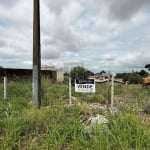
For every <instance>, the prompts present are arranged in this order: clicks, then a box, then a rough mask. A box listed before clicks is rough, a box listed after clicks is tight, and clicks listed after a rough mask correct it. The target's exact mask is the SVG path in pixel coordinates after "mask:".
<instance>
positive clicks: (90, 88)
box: [75, 79, 95, 93]
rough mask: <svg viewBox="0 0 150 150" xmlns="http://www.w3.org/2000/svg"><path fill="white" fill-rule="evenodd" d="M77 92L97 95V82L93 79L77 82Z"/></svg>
mask: <svg viewBox="0 0 150 150" xmlns="http://www.w3.org/2000/svg"><path fill="white" fill-rule="evenodd" d="M75 92H83V93H95V82H94V80H93V79H87V80H75Z"/></svg>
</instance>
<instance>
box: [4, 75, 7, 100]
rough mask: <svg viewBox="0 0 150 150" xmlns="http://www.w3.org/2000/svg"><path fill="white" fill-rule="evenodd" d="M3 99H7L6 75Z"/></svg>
mask: <svg viewBox="0 0 150 150" xmlns="http://www.w3.org/2000/svg"><path fill="white" fill-rule="evenodd" d="M4 99H7V77H4Z"/></svg>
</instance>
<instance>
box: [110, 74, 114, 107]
mask: <svg viewBox="0 0 150 150" xmlns="http://www.w3.org/2000/svg"><path fill="white" fill-rule="evenodd" d="M113 107H114V75H113V74H112V77H111V108H113Z"/></svg>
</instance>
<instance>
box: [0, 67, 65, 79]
mask: <svg viewBox="0 0 150 150" xmlns="http://www.w3.org/2000/svg"><path fill="white" fill-rule="evenodd" d="M4 76H7V77H8V78H15V77H19V78H23V79H29V78H30V79H31V78H32V69H19V68H2V67H1V68H0V78H3V77H4ZM41 76H44V77H48V78H50V79H52V80H54V81H57V82H62V81H64V71H63V68H61V69H55V68H50V67H49V68H44V67H42V68H41Z"/></svg>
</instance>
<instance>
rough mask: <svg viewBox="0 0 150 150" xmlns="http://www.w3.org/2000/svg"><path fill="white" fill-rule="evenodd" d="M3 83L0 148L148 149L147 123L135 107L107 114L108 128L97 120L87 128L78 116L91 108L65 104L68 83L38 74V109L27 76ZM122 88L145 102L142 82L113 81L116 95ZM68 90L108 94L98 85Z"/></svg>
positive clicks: (88, 97) (99, 97) (91, 98)
mask: <svg viewBox="0 0 150 150" xmlns="http://www.w3.org/2000/svg"><path fill="white" fill-rule="evenodd" d="M8 89H9V91H8V99H7V100H4V99H3V94H2V91H3V86H2V84H0V93H1V95H0V96H1V99H0V149H1V150H24V149H29V150H83V149H84V150H149V149H150V143H149V141H150V136H149V135H150V124H146V125H145V124H142V122H141V121H140V119H139V112H138V110H136V109H135V108H134V109H132V108H130V109H126V107H125V108H124V109H122V110H120V111H119V113H118V114H114V115H112V114H107V116H106V117H107V119H108V120H109V124H108V127H107V128H105V127H104V126H101V125H97V124H96V125H95V126H93V127H92V128H91V129H90V131H88V130H86V129H85V128H84V125H83V124H82V123H81V122H80V119H81V116H82V115H84V114H87V113H89V114H91V115H92V113H93V114H94V113H95V112H91V110H89V109H88V107H87V106H86V104H85V103H84V105H79V106H77V105H73V106H71V107H69V106H68V105H66V103H67V101H65V99H68V85H67V84H63V83H60V84H58V83H55V82H52V81H49V80H48V79H42V90H43V93H42V107H41V109H35V108H32V105H31V103H30V102H31V99H32V98H31V83H30V82H16V81H11V82H8ZM124 94H127V95H130V96H131V99H130V100H132V99H134V98H137V99H138V102H139V103H141V104H144V103H145V101H146V102H147V100H148V97H149V92H148V90H147V91H145V90H144V89H142V88H141V87H136V86H134V87H131V86H124V85H119V84H118V85H117V84H116V85H115V96H124ZM73 96H76V97H78V98H79V99H80V100H81V101H83V102H95V101H96V102H100V103H101V102H103V100H104V99H105V98H106V97H107V95H106V86H105V85H104V84H102V85H98V87H97V92H96V93H95V94H93V95H92V94H83V93H73ZM130 96H129V97H130ZM62 97H63V98H62ZM124 97H125V96H124ZM123 100H124V99H123ZM124 101H126V100H124ZM136 101H137V100H136ZM141 106H142V105H141ZM139 107H140V105H139ZM98 111H99V110H97V113H99V112H98Z"/></svg>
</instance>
